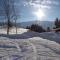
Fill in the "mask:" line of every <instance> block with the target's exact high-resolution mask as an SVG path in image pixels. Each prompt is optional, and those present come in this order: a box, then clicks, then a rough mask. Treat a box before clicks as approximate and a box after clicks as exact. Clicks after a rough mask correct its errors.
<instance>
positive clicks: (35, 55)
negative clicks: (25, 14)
mask: <svg viewBox="0 0 60 60" xmlns="http://www.w3.org/2000/svg"><path fill="white" fill-rule="evenodd" d="M20 32H21V34H17V35H15V34H10V35H9V36H7V35H6V34H1V35H0V60H60V44H59V43H57V42H56V41H55V39H56V40H58V41H59V40H60V33H59V34H56V33H54V32H48V33H47V32H46V33H37V32H31V31H30V32H27V30H26V29H20V31H19V33H20Z"/></svg>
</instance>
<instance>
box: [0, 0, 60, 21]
mask: <svg viewBox="0 0 60 60" xmlns="http://www.w3.org/2000/svg"><path fill="white" fill-rule="evenodd" d="M0 5H1V2H0ZM15 6H16V7H17V10H18V11H19V12H18V13H19V16H18V20H17V21H18V22H26V21H36V20H39V21H53V20H55V18H56V17H58V18H59V19H60V0H16V3H15Z"/></svg>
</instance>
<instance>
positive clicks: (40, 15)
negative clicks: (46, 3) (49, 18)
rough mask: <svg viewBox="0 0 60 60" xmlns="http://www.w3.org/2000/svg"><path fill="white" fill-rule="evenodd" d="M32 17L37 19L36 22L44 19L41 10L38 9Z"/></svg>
mask: <svg viewBox="0 0 60 60" xmlns="http://www.w3.org/2000/svg"><path fill="white" fill-rule="evenodd" d="M34 15H35V16H36V17H37V19H38V20H40V19H43V17H45V14H44V12H43V10H41V9H38V10H37V11H36V12H34Z"/></svg>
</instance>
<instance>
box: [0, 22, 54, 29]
mask: <svg viewBox="0 0 60 60" xmlns="http://www.w3.org/2000/svg"><path fill="white" fill-rule="evenodd" d="M32 24H38V25H40V26H42V27H43V28H44V29H46V28H47V27H50V28H51V29H52V28H53V27H54V22H53V21H38V22H37V21H29V22H21V23H17V27H23V28H26V27H27V26H31V25H32ZM3 25H6V23H3V22H0V26H3ZM13 25H15V23H13Z"/></svg>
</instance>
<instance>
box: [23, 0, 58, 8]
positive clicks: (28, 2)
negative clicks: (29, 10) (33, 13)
mask: <svg viewBox="0 0 60 60" xmlns="http://www.w3.org/2000/svg"><path fill="white" fill-rule="evenodd" d="M51 5H53V6H57V5H59V2H58V1H57V0H25V2H24V6H31V7H34V8H47V9H50V8H51Z"/></svg>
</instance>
